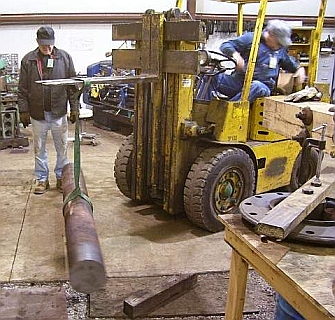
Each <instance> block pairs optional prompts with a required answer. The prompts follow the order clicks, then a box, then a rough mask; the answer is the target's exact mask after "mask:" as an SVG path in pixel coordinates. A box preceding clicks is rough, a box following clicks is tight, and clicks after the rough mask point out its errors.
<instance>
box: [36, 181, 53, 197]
mask: <svg viewBox="0 0 335 320" xmlns="http://www.w3.org/2000/svg"><path fill="white" fill-rule="evenodd" d="M48 189H50V184H49V180H46V181H38V180H36V185H35V189H34V193H35V194H43V193H45V192H46V191H47V190H48Z"/></svg>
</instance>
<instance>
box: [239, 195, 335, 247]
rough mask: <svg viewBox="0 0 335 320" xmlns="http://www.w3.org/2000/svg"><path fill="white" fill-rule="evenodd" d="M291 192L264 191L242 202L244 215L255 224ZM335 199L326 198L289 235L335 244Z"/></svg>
mask: <svg viewBox="0 0 335 320" xmlns="http://www.w3.org/2000/svg"><path fill="white" fill-rule="evenodd" d="M289 195H290V193H289V192H273V193H263V194H258V195H254V196H252V197H249V198H247V199H245V200H244V201H242V202H241V204H240V211H241V213H242V217H243V218H244V219H245V220H247V221H248V222H250V223H251V224H253V225H257V223H258V222H259V221H260V220H261V219H262V218H263V217H265V216H266V215H267V214H268V213H269V211H270V210H271V209H272V208H274V207H275V206H276V205H277V204H278V203H280V201H282V200H284V199H285V198H286V197H288V196H289ZM334 217H335V199H333V198H326V199H325V200H324V201H323V202H321V203H320V204H319V205H318V206H317V207H316V208H315V209H314V210H313V211H312V212H311V213H310V214H309V215H308V217H307V218H306V219H305V220H304V221H303V222H302V223H300V225H299V226H298V227H296V228H295V229H294V230H293V231H292V232H291V233H290V235H289V236H288V238H289V239H291V240H297V241H299V242H307V243H312V244H321V245H326V246H328V245H329V246H335V223H334Z"/></svg>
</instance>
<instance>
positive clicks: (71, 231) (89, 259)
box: [62, 163, 106, 293]
mask: <svg viewBox="0 0 335 320" xmlns="http://www.w3.org/2000/svg"><path fill="white" fill-rule="evenodd" d="M62 185H63V200H64V201H65V200H66V199H67V198H68V196H69V195H70V194H71V193H72V192H73V190H75V189H76V185H75V177H74V166H73V164H72V163H69V164H67V165H66V166H65V167H64V168H63V176H62ZM79 187H80V190H81V193H83V194H85V195H86V196H88V194H87V190H86V184H85V180H84V176H83V173H82V172H80V178H79ZM63 213H64V220H65V233H66V248H67V257H68V267H69V278H70V284H71V286H72V287H73V288H74V289H75V290H76V291H79V292H83V293H90V292H93V291H96V290H99V289H101V288H102V287H103V286H104V285H105V283H106V272H105V266H104V262H103V257H102V253H101V249H100V244H99V239H98V235H97V232H96V228H95V223H94V219H93V212H92V207H91V204H90V203H89V202H88V201H87V200H85V199H84V198H83V197H81V196H76V197H75V198H74V199H73V200H71V201H69V202H67V203H65V204H64V210H63Z"/></svg>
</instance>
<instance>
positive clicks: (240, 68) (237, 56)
mask: <svg viewBox="0 0 335 320" xmlns="http://www.w3.org/2000/svg"><path fill="white" fill-rule="evenodd" d="M233 58H234V59H235V60H236V70H238V71H243V69H244V59H243V58H242V56H241V55H240V53H239V52H237V51H235V52H234V53H233Z"/></svg>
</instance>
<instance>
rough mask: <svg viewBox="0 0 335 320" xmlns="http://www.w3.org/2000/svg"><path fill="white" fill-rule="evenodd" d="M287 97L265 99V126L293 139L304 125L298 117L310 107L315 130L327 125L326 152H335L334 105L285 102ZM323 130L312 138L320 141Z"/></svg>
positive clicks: (312, 102)
mask: <svg viewBox="0 0 335 320" xmlns="http://www.w3.org/2000/svg"><path fill="white" fill-rule="evenodd" d="M284 99H285V96H273V97H267V98H264V106H263V126H264V127H265V128H267V129H269V130H271V131H274V132H276V133H278V134H281V135H283V136H285V137H287V138H292V137H293V136H296V135H297V134H299V132H300V131H301V129H302V127H303V123H302V121H301V120H299V119H298V118H297V117H296V114H298V113H299V112H300V111H301V110H302V109H303V108H305V107H309V108H310V109H311V110H312V112H313V128H317V127H320V126H322V125H323V124H324V123H326V124H327V128H326V151H327V152H330V151H332V150H333V147H332V145H333V142H332V136H333V133H334V121H333V112H329V111H328V110H329V108H330V107H331V106H334V105H333V104H329V103H325V102H320V101H305V102H299V103H294V102H285V101H284ZM320 135H321V130H320V131H317V132H314V133H313V134H312V137H313V138H315V139H320Z"/></svg>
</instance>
